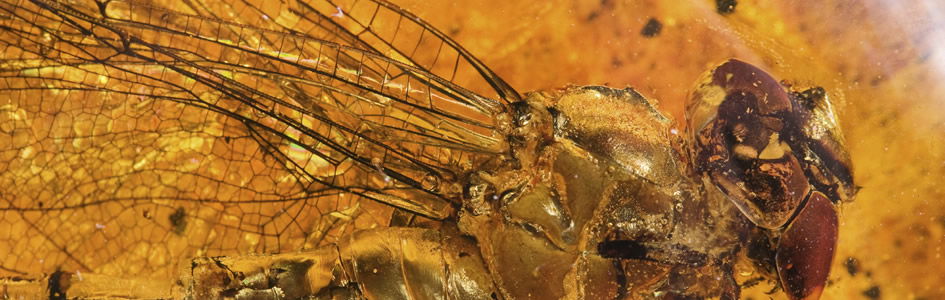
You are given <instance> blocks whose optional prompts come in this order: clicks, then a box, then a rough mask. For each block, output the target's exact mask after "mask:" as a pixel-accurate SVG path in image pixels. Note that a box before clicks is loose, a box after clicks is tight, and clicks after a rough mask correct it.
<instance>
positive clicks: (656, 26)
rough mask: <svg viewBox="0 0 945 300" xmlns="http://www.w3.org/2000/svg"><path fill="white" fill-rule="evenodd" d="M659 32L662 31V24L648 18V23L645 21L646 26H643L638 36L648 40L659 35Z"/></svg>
mask: <svg viewBox="0 0 945 300" xmlns="http://www.w3.org/2000/svg"><path fill="white" fill-rule="evenodd" d="M660 31H663V23H660V21H659V20H657V19H656V18H650V20H649V21H646V25H643V30H641V31H640V34H641V35H643V36H644V37H648V38H650V37H655V36H657V35H660Z"/></svg>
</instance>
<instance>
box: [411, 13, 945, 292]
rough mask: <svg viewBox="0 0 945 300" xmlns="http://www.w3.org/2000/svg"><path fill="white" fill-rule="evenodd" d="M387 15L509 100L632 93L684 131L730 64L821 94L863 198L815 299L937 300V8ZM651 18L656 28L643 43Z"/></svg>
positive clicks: (943, 232)
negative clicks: (591, 91)
mask: <svg viewBox="0 0 945 300" xmlns="http://www.w3.org/2000/svg"><path fill="white" fill-rule="evenodd" d="M396 2H397V3H399V4H400V5H402V6H403V7H405V8H406V9H408V10H409V11H412V12H414V13H416V14H417V15H418V16H420V17H421V18H423V19H426V20H428V21H429V22H431V23H432V24H433V25H434V26H436V27H438V28H440V29H441V30H443V31H444V32H446V33H448V34H449V35H451V36H453V37H454V38H455V39H456V40H457V41H459V43H460V44H462V45H464V46H465V47H466V48H467V49H468V50H469V51H470V52H472V53H473V54H475V55H477V56H479V58H481V59H482V60H483V61H484V62H485V63H486V64H487V65H489V66H491V67H492V68H493V70H494V71H496V72H497V73H498V74H499V75H500V76H502V77H503V78H504V79H505V80H506V81H508V82H509V83H510V84H511V85H512V86H513V87H515V88H516V89H518V90H519V92H526V91H532V90H539V89H550V88H559V87H563V86H565V85H568V84H576V85H587V84H606V85H608V86H612V87H625V86H632V87H634V88H635V89H637V90H638V91H640V92H641V93H643V94H644V95H646V96H647V97H650V98H651V99H656V100H658V101H659V102H660V106H661V108H662V109H663V110H664V111H667V112H669V113H671V114H672V115H673V116H674V117H675V118H676V119H677V120H682V119H683V109H684V101H685V98H686V96H687V93H688V91H689V90H690V87H691V86H692V83H693V82H694V81H695V80H696V78H697V76H698V75H699V74H701V73H702V72H704V71H705V70H707V69H709V68H711V67H712V66H713V65H715V64H718V63H720V62H722V61H723V60H725V59H727V58H730V57H737V58H740V59H743V60H747V61H750V62H752V63H755V64H758V65H760V66H763V68H765V69H767V70H769V71H770V72H772V73H773V74H774V75H775V76H776V77H779V78H782V79H786V80H789V81H791V82H794V83H796V84H798V85H801V86H804V85H821V86H824V87H825V88H827V90H828V91H829V93H830V96H831V97H832V99H833V101H835V103H836V104H837V109H838V111H839V115H840V118H841V125H842V127H843V130H844V132H845V134H846V137H847V147H848V149H849V151H850V153H851V155H852V158H853V164H854V169H855V176H856V180H857V184H858V185H860V186H861V187H862V190H861V191H860V193H859V194H858V195H857V198H856V201H855V202H853V203H850V204H847V205H845V206H843V208H842V212H841V224H840V245H839V249H838V251H837V255H836V257H835V259H834V267H833V270H832V273H831V276H830V283H829V286H828V287H827V289H826V291H825V292H824V295H823V298H824V299H875V298H882V299H943V298H945V262H943V261H945V260H943V257H942V255H943V250H942V247H943V246H945V201H943V200H945V199H943V198H945V187H943V186H945V184H943V181H945V85H943V84H942V83H943V82H945V81H943V80H945V78H943V77H945V3H943V2H940V1H936V0H925V1H923V0H910V1H846V0H828V1H749V0H739V1H738V4H737V6H736V8H735V11H734V13H732V14H729V15H720V14H718V13H717V12H716V7H715V1H689V2H685V1H618V0H588V1H573V2H572V1H541V2H528V1H522V2H514V3H513V2H508V1H501V0H476V1H463V2H461V3H460V2H456V3H453V2H449V3H446V2H444V3H439V2H438V3H427V1H396ZM651 17H652V18H656V19H657V20H659V21H660V22H661V23H662V25H663V27H662V30H661V32H660V34H659V35H658V36H655V37H652V38H645V37H643V36H642V35H641V30H642V29H643V26H644V24H645V23H646V22H647V21H648V20H649V19H650V18H651ZM851 258H852V259H855V260H856V263H852V264H851V263H847V261H848V259H851ZM848 265H850V266H851V267H852V268H853V269H854V270H853V271H855V272H853V273H855V275H851V272H850V270H848V267H847V266H848ZM746 297H753V298H755V299H759V298H761V299H766V298H768V295H764V294H760V295H751V296H748V295H746ZM774 297H775V298H778V297H783V296H781V295H775V296H774Z"/></svg>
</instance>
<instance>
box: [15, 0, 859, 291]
mask: <svg viewBox="0 0 945 300" xmlns="http://www.w3.org/2000/svg"><path fill="white" fill-rule="evenodd" d="M0 15H2V17H0V25H2V27H0V35H2V39H0V43H2V45H3V46H4V53H3V57H4V60H3V61H2V62H0V72H2V73H0V76H3V78H4V80H3V81H2V83H0V84H2V85H0V93H2V94H3V95H4V97H5V98H7V99H11V100H10V102H9V103H8V104H5V105H4V106H3V112H4V115H5V118H4V119H0V129H2V130H3V132H4V136H5V137H6V138H7V143H5V144H3V145H2V146H0V147H3V148H0V152H2V153H3V155H4V156H3V157H2V162H3V163H4V164H5V167H6V169H7V170H6V171H5V172H4V174H3V175H0V184H2V185H3V186H4V187H5V188H6V189H5V190H6V192H5V193H4V195H6V196H7V197H6V198H5V199H6V200H5V202H4V203H2V204H0V222H2V223H3V224H4V226H9V227H11V228H12V230H10V231H11V232H14V233H15V234H10V235H8V236H4V237H2V238H3V241H4V244H5V245H4V246H2V247H3V248H0V249H2V251H4V252H5V253H13V254H14V256H12V257H15V258H16V259H13V260H11V261H3V262H2V265H0V266H2V268H0V270H2V271H3V272H5V273H4V274H7V275H9V277H8V278H9V279H7V280H6V281H4V284H5V287H6V288H7V291H6V292H5V293H7V294H8V295H13V296H17V295H32V296H35V295H40V294H44V293H45V295H47V296H49V297H54V296H55V297H59V296H68V297H95V296H96V295H98V296H101V295H108V296H111V297H126V298H127V297H130V298H155V297H156V298H181V297H190V298H197V299H206V298H234V299H297V298H304V297H314V298H334V297H344V298H371V299H390V298H446V297H451V298H461V299H467V298H468V299H472V298H483V299H489V298H503V299H505V298H508V299H529V298H533V299H550V298H572V299H603V298H649V297H659V298H672V297H683V298H684V297H726V298H736V297H737V296H738V294H739V288H740V285H742V284H744V283H743V282H738V281H737V280H735V278H734V277H733V275H732V274H733V272H734V269H735V268H738V267H740V265H739V264H743V265H744V264H748V265H752V266H755V265H757V268H759V269H765V268H767V269H774V270H775V272H772V273H771V274H768V275H767V276H768V277H769V279H771V280H780V282H781V285H782V286H783V287H784V289H785V290H786V291H787V294H788V295H789V296H790V297H792V298H797V299H801V298H817V297H818V296H819V290H820V289H821V288H822V287H823V285H824V284H825V280H826V274H827V272H828V271H829V261H830V259H831V258H832V255H833V249H834V247H835V243H836V213H835V211H834V206H833V204H834V203H839V202H842V201H844V200H847V199H849V198H852V190H853V189H852V178H851V177H850V175H849V174H850V172H849V168H850V165H849V159H848V158H846V153H845V152H844V148H843V141H842V136H841V135H840V134H839V131H838V129H837V127H836V125H835V124H834V123H832V121H833V112H832V110H831V108H830V106H829V101H828V99H827V98H826V96H825V94H824V93H823V92H821V91H820V90H818V89H816V88H815V89H810V90H807V91H804V92H792V93H788V92H786V91H785V90H784V87H782V86H781V85H780V84H779V83H777V82H776V81H773V79H771V78H770V76H769V75H767V74H765V73H764V72H763V71H761V70H760V69H757V68H755V67H752V66H750V65H748V64H745V63H743V62H740V61H737V60H732V61H729V62H726V63H724V64H722V65H721V66H720V67H719V68H716V69H715V70H713V71H711V72H710V73H709V74H710V75H709V77H707V78H710V79H711V80H703V81H702V82H700V84H699V86H698V87H697V88H696V90H695V92H694V93H693V104H692V109H691V110H690V112H691V115H690V121H691V122H693V123H692V124H691V126H690V128H689V131H688V132H690V133H691V136H687V135H686V134H684V132H680V130H679V129H677V128H676V124H675V123H674V122H673V121H672V120H670V119H669V118H667V117H665V116H664V115H663V114H662V113H661V112H660V111H659V110H658V109H657V108H656V107H654V105H652V104H651V103H650V102H649V101H648V100H646V99H645V98H644V97H643V96H642V95H640V94H639V93H637V92H636V91H634V90H632V89H623V90H620V89H613V88H609V87H601V86H585V87H568V88H564V89H560V90H553V91H546V92H535V93H530V94H526V95H525V96H521V95H520V94H519V93H518V92H517V91H516V90H515V89H513V88H512V87H511V86H509V85H508V84H506V83H505V82H504V81H503V80H502V79H501V78H499V77H498V76H496V75H495V74H494V73H493V72H492V71H490V70H489V69H488V68H487V67H486V66H485V65H483V64H482V63H481V62H479V60H477V59H476V58H475V57H473V56H472V55H471V54H470V53H468V52H467V51H466V50H464V49H463V48H462V47H460V46H459V45H458V44H456V43H455V42H454V41H452V40H450V39H449V38H448V37H446V35H444V34H443V33H441V32H439V31H438V30H436V29H435V28H433V27H431V26H429V25H428V24H426V23H425V22H424V21H422V20H420V19H418V18H416V17H415V16H413V15H411V14H410V13H408V12H406V11H404V10H402V9H400V8H398V7H396V6H393V5H392V4H389V3H386V2H383V1H361V2H352V3H334V2H329V1H324V2H322V1H311V2H308V1H301V2H289V3H279V4H278V5H277V4H275V3H268V2H267V3H253V2H240V3H230V4H223V3H216V4H213V5H210V4H207V3H186V4H184V5H180V6H178V5H174V6H171V5H168V6H165V5H162V4H161V3H148V2H139V1H97V2H92V1H87V2H77V3H72V2H56V1H39V0H37V1H20V2H16V3H4V4H0ZM429 49H436V50H435V51H428V50H429ZM732 68H734V69H732ZM459 80H463V82H462V84H460V81H459ZM759 84H760V85H759ZM464 86H470V87H488V88H487V89H482V88H475V91H473V90H470V89H466V88H464ZM486 92H488V93H486ZM769 100H771V101H769ZM775 100H776V101H775ZM32 235H37V236H42V237H43V238H42V239H38V240H37V239H27V238H25V237H26V236H32ZM224 237H226V238H224ZM234 237H236V238H234ZM37 241H38V242H37ZM771 261H773V263H771ZM825 262H826V263H825ZM43 274H50V275H43ZM146 278H164V279H165V280H154V281H149V280H147V279H146ZM171 278H174V279H171Z"/></svg>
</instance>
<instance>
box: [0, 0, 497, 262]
mask: <svg viewBox="0 0 945 300" xmlns="http://www.w3.org/2000/svg"><path fill="white" fill-rule="evenodd" d="M0 46H2V47H3V48H4V52H3V56H2V57H0V58H2V61H0V94H2V95H3V96H2V98H3V99H9V100H8V102H7V103H3V104H2V105H0V131H2V135H0V139H5V141H3V142H0V168H2V169H4V170H5V171H4V172H3V173H2V174H0V186H3V190H4V192H2V194H0V223H2V224H4V226H8V225H9V226H11V228H14V230H13V231H12V232H15V234H12V235H11V234H9V233H8V234H7V235H2V234H0V244H3V246H0V253H11V254H12V255H6V256H4V257H14V259H12V260H7V261H2V262H0V272H7V273H13V274H18V275H19V274H27V273H37V272H51V271H52V270H55V269H57V268H65V269H77V270H84V271H85V270H87V271H94V272H97V273H106V274H109V273H110V274H125V273H129V272H134V273H141V272H149V273H155V272H169V271H171V269H172V268H173V267H175V266H176V263H177V262H179V261H181V260H185V259H189V258H190V257H193V256H195V255H225V254H233V253H245V252H279V251H288V250H298V249H300V248H305V247H313V246H317V245H319V244H323V243H330V242H333V241H334V239H336V238H337V237H339V236H342V235H344V234H346V233H348V232H350V231H352V230H355V229H358V228H368V227H374V226H385V225H386V222H387V221H388V220H389V218H390V214H391V208H399V209H403V210H406V211H409V212H412V213H414V214H417V215H421V216H426V217H429V218H432V219H442V218H445V217H447V216H448V215H449V214H450V213H451V209H452V207H453V206H454V204H455V203H456V202H457V201H459V194H460V193H461V188H457V186H458V185H459V184H461V182H462V179H463V176H465V174H466V173H467V172H469V171H470V170H472V167H473V166H476V167H479V166H481V165H482V164H484V163H486V162H489V161H495V160H496V159H497V158H499V157H501V156H502V155H503V153H504V152H505V151H506V149H507V145H506V143H505V140H504V134H502V133H501V131H502V130H501V129H500V128H502V127H503V124H500V122H501V121H498V120H502V118H499V117H498V116H499V115H500V114H502V113H503V112H504V111H505V108H504V106H503V105H502V104H500V103H497V102H495V101H493V100H490V99H488V98H484V97H481V96H479V95H477V94H475V93H472V92H470V91H468V90H465V89H462V88H460V87H458V86H456V85H455V84H453V83H452V82H451V81H449V80H446V79H442V78H440V77H438V76H436V75H434V74H431V73H430V72H428V71H427V70H425V69H424V68H421V67H419V66H418V65H417V64H416V63H414V62H410V61H404V60H403V59H402V57H388V56H384V55H380V54H378V52H377V51H369V50H365V49H363V48H357V47H351V46H346V45H342V44H339V43H335V42H332V41H329V40H327V39H323V38H313V37H310V36H306V35H301V34H297V33H295V32H289V31H287V30H276V29H266V28H263V27H260V26H256V25H247V24H241V23H239V22H228V21H221V20H219V19H215V18H209V17H202V16H198V15H194V14H188V13H187V12H178V11H175V10H172V9H166V8H161V7H157V6H152V5H150V4H149V5H143V4H140V3H137V2H122V1H108V2H101V3H100V5H99V6H92V7H86V6H72V5H68V4H65V3H62V2H56V1H31V2H29V3H27V2H26V1H22V2H19V3H4V4H0ZM365 199H369V200H372V201H364V200H365ZM8 232H9V231H8ZM21 233H22V234H21ZM23 236H39V237H42V238H41V239H40V238H29V239H24V238H22V237H23ZM169 266H170V267H169Z"/></svg>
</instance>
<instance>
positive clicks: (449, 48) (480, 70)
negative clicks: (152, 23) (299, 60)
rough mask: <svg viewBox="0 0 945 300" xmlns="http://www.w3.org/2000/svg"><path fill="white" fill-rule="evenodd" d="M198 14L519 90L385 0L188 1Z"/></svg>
mask: <svg viewBox="0 0 945 300" xmlns="http://www.w3.org/2000/svg"><path fill="white" fill-rule="evenodd" d="M188 5H189V7H190V8H191V9H192V10H193V11H194V12H196V14H199V15H205V16H210V17H213V18H222V19H229V18H230V16H240V18H239V20H240V21H241V22H243V24H246V25H252V26H257V27H261V28H268V29H272V30H279V31H290V32H293V33H295V34H299V35H303V36H307V37H312V38H316V39H322V40H326V41H331V42H333V43H337V44H340V45H345V46H350V47H354V48H358V49H362V50H365V51H368V52H372V53H377V54H381V55H384V56H389V57H392V58H395V59H397V60H398V61H401V62H403V63H405V64H408V65H410V66H413V67H416V68H419V69H421V70H423V71H426V72H428V73H431V74H434V75H437V76H438V77H440V78H444V79H446V80H448V81H449V82H451V83H454V84H456V85H457V86H462V87H464V88H469V89H471V90H473V91H474V92H477V93H480V94H482V95H486V96H489V97H491V98H494V99H503V100H506V101H507V102H515V101H519V100H521V96H520V95H519V94H518V92H517V91H515V89H513V88H512V87H511V86H510V85H509V84H508V83H506V82H505V81H504V80H502V78H500V77H499V76H497V75H496V74H495V73H494V72H493V71H492V70H490V69H489V68H488V67H487V66H486V65H484V64H483V63H482V62H481V61H480V60H479V59H478V58H476V57H475V56H473V55H472V54H471V53H469V51H467V50H466V49H464V48H463V47H462V46H461V45H459V43H457V42H456V41H454V40H452V39H451V38H449V36H447V35H446V34H444V33H443V32H440V31H439V30H438V29H436V28H435V27H433V26H431V25H430V24H428V23H426V22H425V21H424V20H422V19H420V18H418V17H417V16H415V15H413V14H412V13H410V12H408V11H406V10H404V9H402V8H400V7H397V6H396V5H394V4H391V3H389V2H387V1H384V0H366V1H365V0H322V1H308V0H303V1H298V0H281V1H259V0H243V1H219V2H214V3H212V4H207V3H203V2H188Z"/></svg>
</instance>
